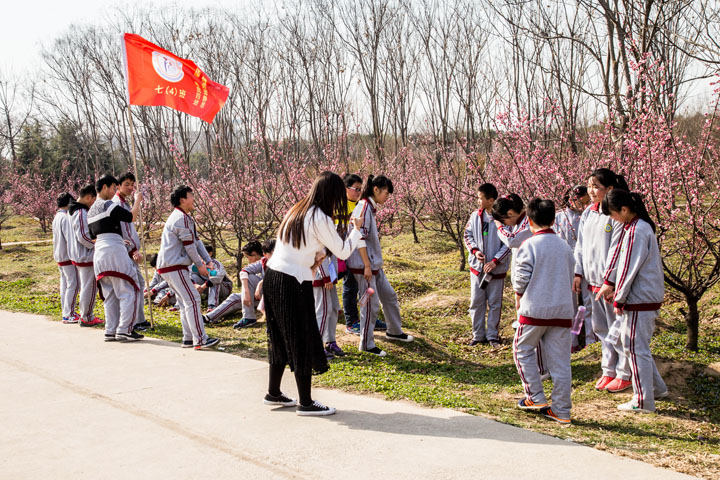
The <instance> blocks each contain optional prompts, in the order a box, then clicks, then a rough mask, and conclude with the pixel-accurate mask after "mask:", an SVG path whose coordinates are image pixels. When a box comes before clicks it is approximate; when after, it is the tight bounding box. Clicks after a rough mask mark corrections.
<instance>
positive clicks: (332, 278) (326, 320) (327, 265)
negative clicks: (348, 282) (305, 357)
mask: <svg viewBox="0 0 720 480" xmlns="http://www.w3.org/2000/svg"><path fill="white" fill-rule="evenodd" d="M337 268H338V267H337V258H335V256H334V255H329V256H327V257H325V260H323V262H322V263H321V264H320V266H319V267H318V269H317V273H316V274H315V280H313V295H314V296H315V316H316V318H317V324H318V330H320V335H322V337H323V342H325V356H327V357H328V358H335V357H344V356H345V352H344V351H343V349H342V348H340V346H339V345H338V344H337V342H336V341H335V332H336V331H337V321H338V313H339V311H340V300H339V299H338V294H337V288H336V286H335V285H336V284H337V279H338V276H337Z"/></svg>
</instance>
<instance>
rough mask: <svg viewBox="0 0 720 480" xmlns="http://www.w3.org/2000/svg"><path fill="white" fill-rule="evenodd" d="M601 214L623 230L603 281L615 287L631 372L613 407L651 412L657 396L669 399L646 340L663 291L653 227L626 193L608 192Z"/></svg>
mask: <svg viewBox="0 0 720 480" xmlns="http://www.w3.org/2000/svg"><path fill="white" fill-rule="evenodd" d="M602 211H603V214H605V215H609V216H610V217H611V218H612V219H613V220H615V221H616V222H618V223H620V224H621V225H623V230H624V232H625V234H624V235H623V237H622V240H621V242H620V243H618V244H617V246H616V247H615V249H616V251H615V256H616V257H617V268H616V269H614V270H611V271H609V272H607V276H606V277H605V281H606V282H607V283H615V294H614V297H613V300H614V303H613V310H614V312H615V315H617V318H618V321H619V322H620V324H621V328H622V333H621V335H620V338H621V339H622V346H623V349H624V350H625V352H626V355H627V357H628V358H629V359H630V371H631V372H632V376H631V377H630V378H632V387H633V397H632V399H631V400H630V401H629V402H627V403H623V404H620V405H618V407H617V408H618V409H619V410H623V411H626V412H643V413H650V412H654V411H655V399H656V398H664V397H667V396H668V391H667V386H666V385H665V382H664V381H663V379H662V377H661V376H660V373H659V372H658V369H657V366H656V365H655V360H653V356H652V352H651V351H650V338H651V337H652V335H653V332H654V331H655V319H656V318H657V316H658V311H659V310H660V306H661V305H662V302H663V297H664V293H665V278H664V275H663V269H662V262H661V260H660V249H659V248H658V243H657V238H656V237H655V223H654V222H653V221H652V220H651V219H650V215H649V214H648V212H647V210H646V209H645V204H644V203H643V201H642V198H641V197H640V195H639V194H637V193H629V192H627V191H625V190H620V189H613V190H612V191H610V192H608V194H607V195H605V197H604V198H603V201H602Z"/></svg>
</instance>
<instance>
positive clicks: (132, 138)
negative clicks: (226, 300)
mask: <svg viewBox="0 0 720 480" xmlns="http://www.w3.org/2000/svg"><path fill="white" fill-rule="evenodd" d="M127 107H128V108H127V111H128V122H129V124H130V148H131V150H132V158H133V170H134V171H135V175H136V176H137V180H138V188H140V187H139V184H140V170H138V167H137V156H136V155H135V127H134V126H133V117H132V110H131V109H130V102H129V101H128V104H127ZM139 213H140V215H139V217H140V218H139V221H140V251H141V252H142V259H143V274H144V275H145V288H146V289H147V291H148V293H149V292H150V289H149V285H150V280H149V277H148V269H147V255H146V254H145V223H144V222H143V208H142V202H140V212H139ZM141 295H143V303H144V302H145V298H144V297H145V292H141ZM152 304H153V302H152V298H150V295H148V311H149V312H150V329H151V330H154V329H155V319H154V318H153V308H152Z"/></svg>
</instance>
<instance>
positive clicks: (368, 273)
mask: <svg viewBox="0 0 720 480" xmlns="http://www.w3.org/2000/svg"><path fill="white" fill-rule="evenodd" d="M372 276H373V274H372V268H371V267H370V265H365V268H364V269H363V277H365V280H367V281H368V282H369V281H370V280H372Z"/></svg>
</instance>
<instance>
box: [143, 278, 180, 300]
mask: <svg viewBox="0 0 720 480" xmlns="http://www.w3.org/2000/svg"><path fill="white" fill-rule="evenodd" d="M148 288H149V290H150V297H151V298H153V303H154V304H155V305H158V304H159V303H160V300H162V299H163V297H165V295H167V294H169V302H168V303H169V304H170V305H175V303H176V299H175V292H173V291H172V288H170V286H169V285H168V283H167V282H166V281H165V280H164V279H163V278H162V275H160V274H159V273H158V271H157V270H156V271H155V273H154V274H153V278H152V279H151V280H150V285H148Z"/></svg>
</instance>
